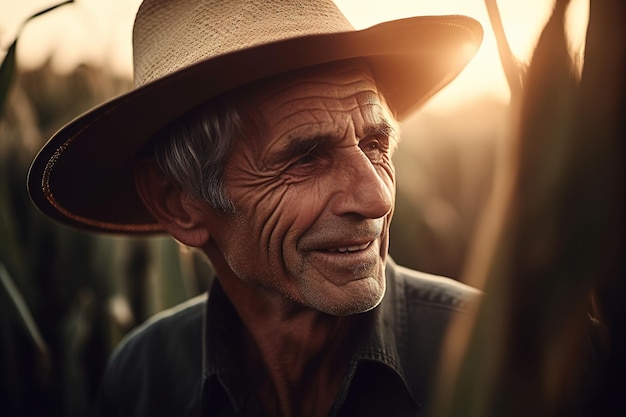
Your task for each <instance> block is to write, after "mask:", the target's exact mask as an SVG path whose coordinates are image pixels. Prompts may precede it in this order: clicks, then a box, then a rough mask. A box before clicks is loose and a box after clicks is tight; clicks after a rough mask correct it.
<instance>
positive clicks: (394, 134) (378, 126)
mask: <svg viewBox="0 0 626 417" xmlns="http://www.w3.org/2000/svg"><path fill="white" fill-rule="evenodd" d="M364 133H365V134H364V136H363V137H364V138H366V137H368V136H377V135H381V136H387V137H389V138H391V139H393V140H394V141H396V142H397V141H398V140H399V136H398V130H397V129H396V127H395V126H394V125H393V124H391V123H390V122H389V121H388V120H386V119H383V120H381V121H380V122H378V123H375V124H372V125H370V126H368V127H367V128H366V129H365V132H364Z"/></svg>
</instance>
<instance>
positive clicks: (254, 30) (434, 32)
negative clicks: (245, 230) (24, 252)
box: [28, 0, 482, 234]
mask: <svg viewBox="0 0 626 417" xmlns="http://www.w3.org/2000/svg"><path fill="white" fill-rule="evenodd" d="M481 40H482V28H481V26H480V24H479V23H478V22H476V21H475V20H473V19H471V18H469V17H465V16H426V17H424V16H422V17H414V18H407V19H401V20H395V21H391V22H386V23H382V24H379V25H376V26H373V27H371V28H368V29H364V30H359V31H357V30H354V28H353V27H352V26H351V25H350V23H349V22H348V21H347V20H346V18H345V17H344V16H343V15H342V13H341V12H340V11H339V10H338V9H337V7H336V6H335V5H334V4H333V3H332V2H331V1H330V0H283V1H276V0H273V1H269V0H145V1H144V2H143V4H142V5H141V7H140V8H139V11H138V13H137V17H136V20H135V26H134V31H133V51H134V69H135V85H136V88H135V89H134V90H132V91H130V92H129V93H127V94H124V95H122V96H119V97H117V98H114V99H113V100H110V101H108V102H106V103H104V104H102V105H100V106H98V107H96V108H94V109H92V110H91V111H89V112H87V113H85V114H83V115H81V116H79V117H78V118H76V119H75V120H73V121H72V122H70V123H69V124H67V125H66V126H65V127H63V128H62V129H61V130H60V131H59V132H57V133H56V134H55V135H54V136H53V137H52V138H51V139H50V140H49V141H48V143H47V144H46V145H45V146H44V147H43V149H42V150H41V151H40V152H39V154H38V155H37V157H36V158H35V160H34V161H33V164H32V166H31V169H30V172H29V177H28V188H29V193H30V195H31V198H32V200H33V202H34V203H35V205H36V206H37V207H39V209H40V210H41V211H43V212H44V213H45V214H47V215H49V216H50V217H52V218H54V219H56V220H58V221H60V222H62V223H64V224H67V225H70V226H73V227H77V228H80V229H84V230H92V231H100V232H118V233H129V234H145V233H158V232H162V229H161V227H160V226H159V225H158V224H157V223H156V221H155V220H154V219H153V218H152V217H151V216H150V214H149V213H148V211H147V210H146V209H145V208H144V206H143V204H142V202H141V201H140V199H139V197H138V195H137V194H136V192H135V187H134V180H133V164H134V158H135V157H136V155H137V153H138V152H139V151H140V150H141V148H142V147H143V146H144V145H145V144H146V142H147V141H148V140H149V139H150V137H152V136H153V135H154V134H155V133H156V132H157V131H158V130H159V129H161V128H163V127H164V126H165V125H166V124H167V123H169V122H170V121H171V120H173V119H175V118H176V117H178V116H179V115H181V114H183V113H185V112H186V111H188V110H190V109H191V108H192V107H194V106H197V105H199V104H201V103H203V102H205V101H207V100H209V99H211V98H213V97H215V96H217V95H219V94H221V93H223V92H226V91H229V90H232V89H234V88H236V87H240V86H243V85H245V84H247V83H250V82H253V81H257V80H260V79H263V78H267V77H270V76H273V75H277V74H281V73H284V72H288V71H292V70H295V69H299V68H304V67H308V66H313V65H316V64H321V63H325V62H332V61H338V60H343V59H349V58H355V57H364V58H365V59H366V60H367V61H368V63H369V65H370V67H371V69H372V71H373V73H374V77H375V79H376V83H377V85H378V86H379V87H380V88H381V90H382V91H384V92H385V97H386V99H387V101H388V103H389V104H390V106H391V108H392V110H393V111H394V112H395V114H396V116H397V117H398V118H399V119H402V118H403V117H404V116H406V115H407V114H409V113H410V112H411V111H412V110H414V109H416V108H417V107H419V106H420V105H421V104H422V103H424V101H425V100H427V99H428V98H429V97H430V96H432V95H433V94H434V93H435V92H437V91H438V90H440V89H441V88H442V87H443V86H445V85H446V84H447V83H448V82H450V81H451V80H452V79H453V78H454V77H456V75H457V74H458V73H459V72H460V71H461V70H462V69H463V67H464V66H465V65H466V64H467V62H468V61H469V60H470V59H471V57H472V56H473V55H474V54H475V52H476V50H477V49H478V46H479V45H480V42H481Z"/></svg>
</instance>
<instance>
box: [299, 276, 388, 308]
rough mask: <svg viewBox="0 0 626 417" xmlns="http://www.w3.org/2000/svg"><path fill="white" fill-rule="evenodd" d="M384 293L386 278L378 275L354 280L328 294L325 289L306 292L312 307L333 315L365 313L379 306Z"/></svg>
mask: <svg viewBox="0 0 626 417" xmlns="http://www.w3.org/2000/svg"><path fill="white" fill-rule="evenodd" d="M384 295H385V280H384V279H380V278H378V277H367V278H362V279H359V280H356V281H352V282H350V283H349V284H347V285H344V286H342V287H341V288H338V289H335V291H333V294H328V293H327V294H326V296H324V294H323V291H319V292H316V293H315V294H305V296H306V298H307V299H308V301H309V305H310V306H311V307H313V308H315V309H316V310H319V311H321V312H323V313H326V314H330V315H333V316H348V315H351V314H359V313H365V312H366V311H369V310H372V309H373V308H375V307H376V306H378V304H380V302H381V301H382V299H383V296H384Z"/></svg>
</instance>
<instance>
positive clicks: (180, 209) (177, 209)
mask: <svg viewBox="0 0 626 417" xmlns="http://www.w3.org/2000/svg"><path fill="white" fill-rule="evenodd" d="M135 187H136V188H137V193H138V194H139V197H140V198H141V200H142V201H143V204H144V205H145V206H146V208H147V209H148V211H150V213H151V214H152V216H153V217H154V218H155V219H156V220H157V221H158V222H159V223H160V224H161V226H163V228H164V229H165V230H166V231H167V232H168V233H169V234H170V235H172V236H173V237H174V238H175V239H176V240H178V241H180V242H181V243H183V244H185V245H187V246H192V247H202V246H204V245H205V244H206V243H207V241H208V240H209V237H210V232H209V229H208V227H207V223H208V222H207V221H205V220H206V215H207V213H206V211H203V210H201V209H200V205H199V204H198V201H195V200H194V199H193V198H192V197H191V196H189V195H188V194H187V193H185V192H184V191H182V190H180V189H179V188H178V187H177V186H175V185H174V184H173V183H172V182H171V181H170V180H169V179H168V178H167V177H166V175H165V174H164V173H163V171H161V169H160V168H159V166H158V165H157V163H156V161H155V160H154V159H153V158H144V159H142V160H140V161H139V162H138V163H137V165H136V166H135Z"/></svg>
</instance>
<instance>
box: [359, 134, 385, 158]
mask: <svg viewBox="0 0 626 417" xmlns="http://www.w3.org/2000/svg"><path fill="white" fill-rule="evenodd" d="M361 150H362V151H363V153H365V155H367V157H368V158H369V160H370V161H372V162H374V163H376V162H380V161H381V160H382V159H383V157H384V156H385V153H386V152H387V146H386V145H385V144H384V143H383V142H382V141H380V140H379V139H369V140H367V141H366V142H365V143H361Z"/></svg>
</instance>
